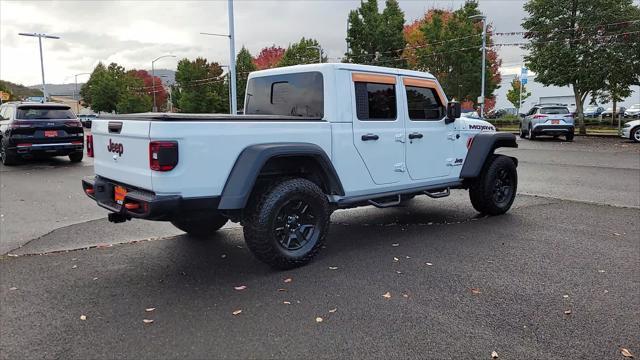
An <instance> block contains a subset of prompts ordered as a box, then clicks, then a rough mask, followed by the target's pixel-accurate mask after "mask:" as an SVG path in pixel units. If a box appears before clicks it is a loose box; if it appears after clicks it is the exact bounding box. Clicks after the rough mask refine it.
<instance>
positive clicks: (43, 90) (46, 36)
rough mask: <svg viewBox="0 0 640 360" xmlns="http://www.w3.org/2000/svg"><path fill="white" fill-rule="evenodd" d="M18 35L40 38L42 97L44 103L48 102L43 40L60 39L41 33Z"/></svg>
mask: <svg viewBox="0 0 640 360" xmlns="http://www.w3.org/2000/svg"><path fill="white" fill-rule="evenodd" d="M18 35H22V36H31V37H37V38H38V46H39V47H40V71H41V72H42V95H43V96H44V100H43V101H42V102H45V101H47V97H48V96H49V94H47V85H46V84H45V81H44V61H43V60H42V38H45V39H60V37H59V36H53V35H47V34H39V33H18Z"/></svg>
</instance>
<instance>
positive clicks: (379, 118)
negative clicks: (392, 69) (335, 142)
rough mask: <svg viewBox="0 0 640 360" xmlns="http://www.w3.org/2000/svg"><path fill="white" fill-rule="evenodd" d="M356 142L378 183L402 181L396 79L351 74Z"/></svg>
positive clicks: (401, 135)
mask: <svg viewBox="0 0 640 360" xmlns="http://www.w3.org/2000/svg"><path fill="white" fill-rule="evenodd" d="M351 75H352V80H353V87H352V94H353V95H352V99H353V101H354V103H355V106H354V109H356V111H354V112H353V142H354V144H355V147H356V149H357V150H358V153H359V154H360V157H361V158H362V160H363V161H364V163H365V165H366V167H367V169H368V170H369V174H370V175H371V178H372V179H373V182H375V183H376V184H390V183H395V182H398V181H400V180H401V179H402V177H403V175H404V174H403V173H404V172H405V165H404V125H403V123H402V116H400V112H399V111H398V102H397V101H398V97H397V94H396V87H397V76H395V75H380V74H370V73H352V74H351Z"/></svg>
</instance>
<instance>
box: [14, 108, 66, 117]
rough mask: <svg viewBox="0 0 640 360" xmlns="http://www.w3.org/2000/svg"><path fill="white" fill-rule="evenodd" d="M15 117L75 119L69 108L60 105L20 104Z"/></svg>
mask: <svg viewBox="0 0 640 360" xmlns="http://www.w3.org/2000/svg"><path fill="white" fill-rule="evenodd" d="M16 119H20V120H52V119H75V116H74V115H73V113H72V112H71V110H69V108H65V107H60V106H55V107H54V106H22V107H19V108H18V112H17V113H16Z"/></svg>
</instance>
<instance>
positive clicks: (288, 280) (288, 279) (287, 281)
mask: <svg viewBox="0 0 640 360" xmlns="http://www.w3.org/2000/svg"><path fill="white" fill-rule="evenodd" d="M292 281H293V279H292V278H286V279H284V282H286V283H290V282H292Z"/></svg>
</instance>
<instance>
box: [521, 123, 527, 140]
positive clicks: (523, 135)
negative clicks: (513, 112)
mask: <svg viewBox="0 0 640 360" xmlns="http://www.w3.org/2000/svg"><path fill="white" fill-rule="evenodd" d="M526 137H527V132H526V131H525V129H523V128H522V124H520V138H521V139H524V138H526Z"/></svg>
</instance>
